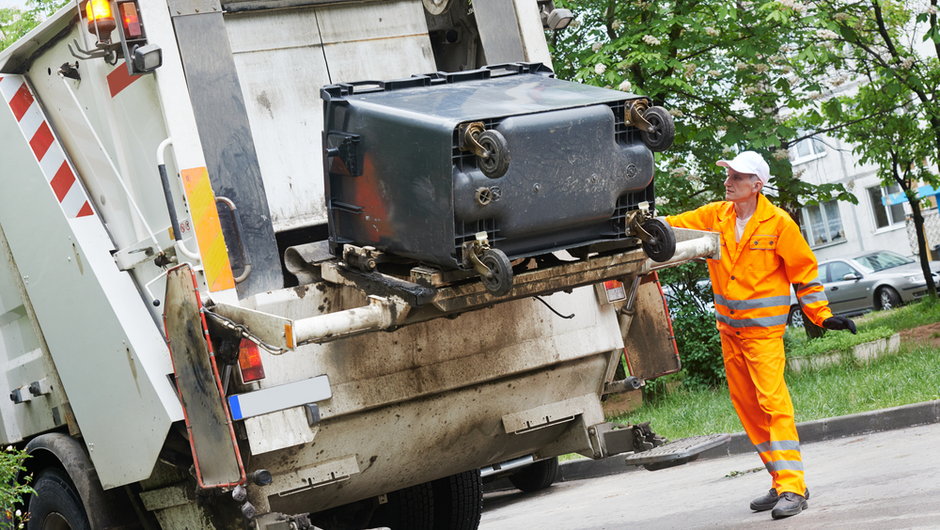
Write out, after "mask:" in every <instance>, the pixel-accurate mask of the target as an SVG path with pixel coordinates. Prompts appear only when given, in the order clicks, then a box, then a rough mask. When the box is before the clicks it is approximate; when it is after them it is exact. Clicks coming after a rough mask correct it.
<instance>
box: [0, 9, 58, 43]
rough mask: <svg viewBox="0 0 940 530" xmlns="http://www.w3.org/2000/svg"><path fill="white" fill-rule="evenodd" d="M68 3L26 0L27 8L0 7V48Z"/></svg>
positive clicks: (24, 33)
mask: <svg viewBox="0 0 940 530" xmlns="http://www.w3.org/2000/svg"><path fill="white" fill-rule="evenodd" d="M67 3H69V1H68V0H28V2H27V5H28V7H29V8H28V9H26V10H23V9H18V8H15V7H2V8H0V50H4V49H6V48H7V47H9V46H10V45H11V44H13V43H14V42H16V41H17V39H19V38H20V37H22V36H23V35H26V34H27V33H29V30H31V29H33V28H34V27H36V26H38V25H39V23H40V22H42V21H43V19H45V18H46V17H47V16H49V15H51V14H52V13H54V12H55V11H56V10H57V9H59V8H60V7H62V6H64V5H66V4H67Z"/></svg>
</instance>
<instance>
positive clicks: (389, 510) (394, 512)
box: [369, 482, 435, 530]
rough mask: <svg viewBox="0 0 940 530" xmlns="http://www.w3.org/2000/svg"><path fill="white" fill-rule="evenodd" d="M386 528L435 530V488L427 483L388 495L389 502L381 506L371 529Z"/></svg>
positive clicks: (370, 524) (374, 517)
mask: <svg viewBox="0 0 940 530" xmlns="http://www.w3.org/2000/svg"><path fill="white" fill-rule="evenodd" d="M381 526H385V527H388V528H391V529H392V530H434V528H435V526H434V488H433V487H432V483H430V482H425V483H424V484H418V485H417V486H411V487H410V488H405V489H400V490H398V491H393V492H391V493H389V494H388V502H387V503H385V504H384V505H381V506H379V508H378V509H377V510H376V511H375V514H374V515H373V516H372V521H371V522H370V523H369V527H370V528H372V527H381Z"/></svg>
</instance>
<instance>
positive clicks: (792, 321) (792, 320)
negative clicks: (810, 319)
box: [787, 305, 804, 328]
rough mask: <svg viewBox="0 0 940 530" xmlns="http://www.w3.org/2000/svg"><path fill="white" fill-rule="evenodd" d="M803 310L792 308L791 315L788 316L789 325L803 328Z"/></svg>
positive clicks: (797, 307)
mask: <svg viewBox="0 0 940 530" xmlns="http://www.w3.org/2000/svg"><path fill="white" fill-rule="evenodd" d="M803 322H804V321H803V310H802V309H800V306H798V305H795V306H792V307H791V308H790V314H789V315H788V316H787V325H788V326H793V327H795V328H802V327H803Z"/></svg>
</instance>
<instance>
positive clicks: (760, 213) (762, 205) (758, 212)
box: [718, 193, 774, 221]
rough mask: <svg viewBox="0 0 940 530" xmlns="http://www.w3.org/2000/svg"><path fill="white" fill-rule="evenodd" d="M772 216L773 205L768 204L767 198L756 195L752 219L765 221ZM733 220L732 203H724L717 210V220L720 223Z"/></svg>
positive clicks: (762, 195)
mask: <svg viewBox="0 0 940 530" xmlns="http://www.w3.org/2000/svg"><path fill="white" fill-rule="evenodd" d="M773 216H774V205H773V204H771V203H770V201H769V200H768V199H767V197H764V194H763V193H761V194H758V195H757V209H755V210H754V215H753V217H754V218H755V219H757V221H766V220H768V219H770V218H771V217H773ZM734 218H735V213H734V203H733V202H731V201H724V204H722V206H721V208H719V209H718V219H719V220H720V221H729V220H731V221H733V220H734Z"/></svg>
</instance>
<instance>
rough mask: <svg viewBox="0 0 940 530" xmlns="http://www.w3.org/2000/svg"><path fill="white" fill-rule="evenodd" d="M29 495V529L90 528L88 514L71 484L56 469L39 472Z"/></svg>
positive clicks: (76, 529) (80, 529) (79, 529)
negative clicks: (32, 491)
mask: <svg viewBox="0 0 940 530" xmlns="http://www.w3.org/2000/svg"><path fill="white" fill-rule="evenodd" d="M33 490H34V491H35V493H33V494H32V495H31V496H30V498H29V513H30V517H29V523H27V528H28V529H29V530H60V529H71V530H90V529H91V525H89V524H88V517H86V516H85V508H84V507H82V500H81V498H80V497H79V495H78V491H76V490H75V486H73V485H72V482H71V481H70V480H69V479H68V477H66V476H65V473H63V472H62V471H59V470H58V469H47V470H45V471H43V472H41V473H40V474H39V478H37V479H36V482H35V483H34V484H33Z"/></svg>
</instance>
